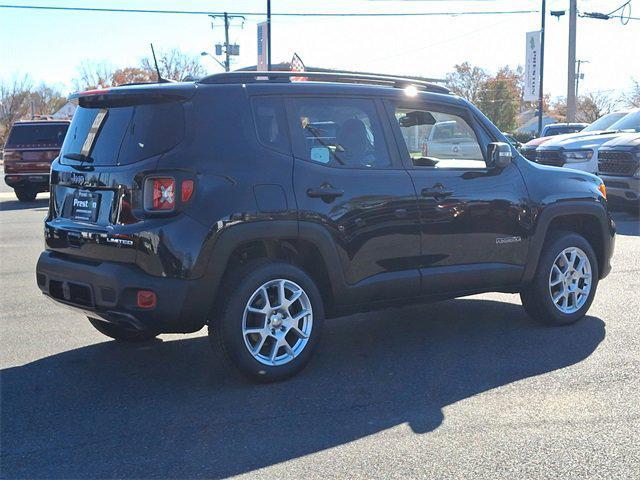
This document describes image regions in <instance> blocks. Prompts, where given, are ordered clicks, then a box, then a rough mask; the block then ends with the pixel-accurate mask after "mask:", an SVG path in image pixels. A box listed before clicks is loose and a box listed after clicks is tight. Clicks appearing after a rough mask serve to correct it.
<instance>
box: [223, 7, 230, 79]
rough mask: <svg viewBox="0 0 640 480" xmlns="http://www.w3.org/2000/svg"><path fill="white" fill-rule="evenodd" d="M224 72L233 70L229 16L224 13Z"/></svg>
mask: <svg viewBox="0 0 640 480" xmlns="http://www.w3.org/2000/svg"><path fill="white" fill-rule="evenodd" d="M224 55H225V60H224V71H225V72H228V71H229V70H231V59H230V58H229V15H227V12H224Z"/></svg>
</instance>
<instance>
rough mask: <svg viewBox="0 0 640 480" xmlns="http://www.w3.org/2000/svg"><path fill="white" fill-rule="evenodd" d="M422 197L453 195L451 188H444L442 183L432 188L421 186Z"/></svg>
mask: <svg viewBox="0 0 640 480" xmlns="http://www.w3.org/2000/svg"><path fill="white" fill-rule="evenodd" d="M421 193H422V196H423V197H433V198H436V199H437V198H446V197H450V196H451V195H453V191H452V190H446V189H445V188H444V187H443V186H442V185H436V186H434V187H432V188H423V189H422V192H421Z"/></svg>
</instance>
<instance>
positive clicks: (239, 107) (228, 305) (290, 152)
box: [37, 72, 615, 381]
mask: <svg viewBox="0 0 640 480" xmlns="http://www.w3.org/2000/svg"><path fill="white" fill-rule="evenodd" d="M291 75H293V74H289V73H284V72H281V73H271V74H268V77H265V72H261V73H256V72H242V73H228V74H219V75H213V76H210V77H206V78H204V79H202V80H199V81H196V82H191V83H178V84H166V83H165V84H154V85H132V86H125V87H118V88H113V89H108V90H97V91H88V92H83V93H80V94H77V95H76V97H77V100H78V103H79V108H78V110H77V112H76V114H75V116H74V118H73V122H72V124H71V126H70V128H69V131H68V133H67V136H66V138H65V141H64V145H63V146H62V150H61V153H60V156H59V158H58V159H56V160H55V161H54V163H53V165H52V170H51V201H50V207H49V214H48V217H47V218H46V220H45V229H44V231H45V240H46V250H45V251H44V252H43V253H42V255H41V256H40V259H39V261H38V266H37V281H38V285H39V287H40V288H41V289H42V291H43V292H44V294H45V295H47V296H49V297H51V298H53V299H54V300H56V301H58V302H60V303H64V304H66V305H69V306H72V307H75V308H77V309H80V310H82V311H84V312H85V313H86V315H87V316H88V317H89V321H90V322H91V323H92V324H93V326H94V327H95V328H97V329H98V330H99V331H100V332H102V333H104V334H105V335H108V336H110V337H112V338H115V339H116V340H123V341H142V340H147V339H151V338H153V337H154V336H156V335H158V334H160V333H177V332H195V331H197V330H199V329H201V328H202V327H203V326H204V325H207V326H208V328H209V335H210V338H211V340H212V341H213V342H214V343H215V344H216V347H217V349H218V350H219V351H221V352H223V354H224V357H225V358H226V359H227V360H228V361H229V362H230V364H231V365H233V366H234V367H236V368H238V369H239V370H240V371H241V372H243V373H244V374H246V375H248V376H250V377H253V378H256V379H261V380H263V381H271V380H277V379H282V378H285V377H287V376H290V375H292V374H294V373H296V372H298V371H299V370H300V369H301V368H302V367H303V366H304V365H305V364H306V363H307V361H308V360H309V358H310V357H311V354H312V353H313V351H314V349H315V347H316V345H317V343H318V340H319V338H320V333H321V330H322V323H323V320H324V319H325V318H327V317H334V316H337V315H342V314H345V313H350V312H355V311H364V310H372V309H380V308H384V307H387V306H391V305H406V304H408V303H412V302H426V301H431V300H438V299H445V298H452V297H459V296H464V295H470V294H475V293H479V292H487V291H500V292H512V293H516V292H519V293H520V295H521V298H522V303H523V305H524V307H525V309H526V310H527V312H529V314H530V315H531V316H532V317H534V318H535V319H537V320H539V321H542V322H545V323H548V324H553V325H565V324H569V323H572V322H575V321H576V320H578V319H580V318H581V317H582V316H584V315H585V313H586V311H587V309H588V308H589V306H590V304H591V302H592V300H593V297H594V295H595V292H596V287H597V285H598V281H599V280H600V279H602V278H604V277H605V276H606V275H607V274H608V272H609V270H610V258H611V255H612V251H613V245H614V238H615V237H614V235H615V233H614V232H615V230H614V224H613V221H612V220H611V218H610V217H609V214H608V211H607V202H606V191H605V189H604V186H603V184H602V181H600V180H599V179H598V178H597V177H595V176H593V175H589V174H585V173H581V172H578V171H573V170H568V169H560V168H554V167H546V166H541V165H536V164H533V163H531V162H529V161H527V160H526V159H524V158H523V157H521V156H520V155H519V154H518V153H517V152H516V151H515V149H513V148H512V147H510V146H509V145H508V144H507V141H506V140H505V138H504V136H503V135H502V134H501V133H500V131H499V130H498V129H497V128H496V127H495V126H494V125H492V124H491V122H490V121H489V120H488V119H487V118H486V117H485V116H484V115H483V114H482V113H481V112H480V111H479V110H478V109H477V108H475V107H474V106H473V105H471V104H469V103H468V102H467V101H465V100H463V99H461V98H458V97H456V96H453V95H451V94H449V93H448V91H447V90H446V89H444V88H442V87H438V86H434V85H429V84H426V83H421V82H418V81H415V80H409V79H402V78H397V77H377V76H353V75H351V76H350V75H347V74H344V75H333V74H324V75H322V74H309V78H308V80H312V81H306V82H291V81H290V76H291ZM298 75H299V74H298ZM305 75H306V74H305Z"/></svg>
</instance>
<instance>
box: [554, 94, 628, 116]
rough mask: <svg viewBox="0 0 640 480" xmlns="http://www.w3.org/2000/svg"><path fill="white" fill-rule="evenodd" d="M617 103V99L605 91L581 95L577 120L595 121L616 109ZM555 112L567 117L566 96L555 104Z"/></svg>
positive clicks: (577, 100) (578, 102)
mask: <svg viewBox="0 0 640 480" xmlns="http://www.w3.org/2000/svg"><path fill="white" fill-rule="evenodd" d="M615 105H616V102H615V100H614V99H613V98H611V96H609V95H607V94H606V93H604V92H596V93H588V94H587V95H580V96H579V97H578V98H577V99H576V122H584V123H592V122H595V121H596V120H597V119H598V118H600V117H601V116H603V115H606V114H607V113H610V112H611V111H612V110H613V109H614V107H615ZM553 113H554V114H555V115H556V116H558V117H559V118H562V119H566V118H567V99H566V98H564V97H562V98H559V99H558V100H557V101H556V102H555V103H554V104H553Z"/></svg>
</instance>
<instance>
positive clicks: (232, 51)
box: [201, 12, 245, 72]
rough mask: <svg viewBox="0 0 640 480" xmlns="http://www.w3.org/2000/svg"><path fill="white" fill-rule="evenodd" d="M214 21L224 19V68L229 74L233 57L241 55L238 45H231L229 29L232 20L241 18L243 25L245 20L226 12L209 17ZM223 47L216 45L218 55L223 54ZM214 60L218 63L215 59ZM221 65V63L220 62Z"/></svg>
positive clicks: (240, 16)
mask: <svg viewBox="0 0 640 480" xmlns="http://www.w3.org/2000/svg"><path fill="white" fill-rule="evenodd" d="M209 17H211V18H212V19H214V20H215V19H216V18H223V19H224V58H225V60H224V62H223V63H222V66H223V67H224V71H225V72H228V71H229V70H231V55H239V54H240V47H239V46H238V45H229V27H230V26H231V25H230V22H231V20H233V19H236V18H240V19H242V22H243V25H244V21H245V18H244V17H243V16H242V15H229V14H228V13H227V12H224V13H223V14H222V15H209ZM211 28H213V22H212V23H211ZM221 50H222V45H220V44H217V45H216V55H221V54H222V51H221ZM201 55H207V52H202V54H201ZM214 60H216V61H218V60H217V59H216V58H215V57H214ZM218 63H220V62H218Z"/></svg>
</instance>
